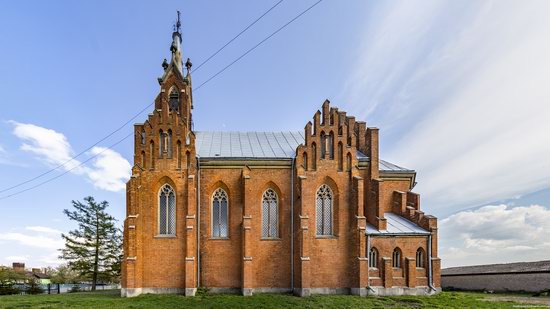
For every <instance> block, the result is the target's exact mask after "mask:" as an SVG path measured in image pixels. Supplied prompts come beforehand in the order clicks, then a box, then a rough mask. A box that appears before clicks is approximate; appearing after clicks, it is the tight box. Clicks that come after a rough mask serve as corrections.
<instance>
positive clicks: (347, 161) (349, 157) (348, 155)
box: [346, 152, 351, 172]
mask: <svg viewBox="0 0 550 309" xmlns="http://www.w3.org/2000/svg"><path fill="white" fill-rule="evenodd" d="M346 171H348V172H349V171H351V154H350V153H349V152H348V154H347V155H346Z"/></svg>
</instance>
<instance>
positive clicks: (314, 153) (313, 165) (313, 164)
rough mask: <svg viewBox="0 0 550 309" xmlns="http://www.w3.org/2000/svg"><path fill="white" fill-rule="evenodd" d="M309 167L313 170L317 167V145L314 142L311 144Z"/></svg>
mask: <svg viewBox="0 0 550 309" xmlns="http://www.w3.org/2000/svg"><path fill="white" fill-rule="evenodd" d="M311 168H312V169H313V170H316V169H317V146H316V145H315V143H312V144H311Z"/></svg>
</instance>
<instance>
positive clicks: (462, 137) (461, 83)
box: [344, 1, 550, 213]
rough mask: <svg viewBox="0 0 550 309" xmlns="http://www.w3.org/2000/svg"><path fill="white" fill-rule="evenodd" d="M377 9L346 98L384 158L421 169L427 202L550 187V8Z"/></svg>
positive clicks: (454, 205)
mask: <svg viewBox="0 0 550 309" xmlns="http://www.w3.org/2000/svg"><path fill="white" fill-rule="evenodd" d="M385 5H386V6H384V7H382V9H380V14H376V15H377V18H375V19H373V20H371V21H369V22H368V24H367V25H366V35H365V37H366V38H367V39H366V41H365V46H364V47H363V48H362V52H361V54H362V55H363V56H362V58H361V59H360V60H359V65H358V66H357V67H358V69H357V70H356V72H355V73H354V74H352V75H351V77H350V80H349V81H348V83H347V86H346V95H345V96H346V97H347V99H345V100H344V101H348V102H350V106H349V107H346V109H348V110H349V111H350V112H351V113H353V114H356V115H357V116H359V118H365V117H366V118H367V121H373V120H374V122H376V125H378V126H379V127H380V128H381V135H382V138H381V141H382V143H383V144H382V145H381V146H383V147H382V148H381V152H382V153H381V154H382V157H384V158H387V159H388V160H390V161H392V162H394V163H397V164H398V165H403V166H406V167H409V168H413V169H416V170H417V171H418V178H417V180H418V182H419V184H418V186H417V187H416V188H415V191H417V192H419V193H421V194H422V195H423V199H424V202H425V203H424V205H427V206H428V207H429V208H432V209H434V210H435V211H436V212H439V213H449V212H450V211H452V210H457V209H461V208H465V207H469V206H472V205H476V204H481V203H486V202H489V201H493V200H499V199H504V198H508V197H512V196H515V195H518V194H524V193H527V192H533V191H536V190H540V189H542V188H547V187H550V176H549V175H548V171H549V170H550V160H548V157H549V156H550V143H547V142H544V141H547V140H548V132H550V121H548V119H550V87H548V81H549V80H550V58H549V57H548V55H549V54H550V32H549V31H548V29H550V19H549V18H547V14H545V13H546V12H548V11H550V2H548V1H529V2H522V3H518V2H515V1H460V2H454V3H450V2H441V1H425V2H423V4H422V5H421V6H418V5H417V3H414V2H410V1H401V2H387V3H385ZM371 124H372V123H371ZM369 125H370V124H369ZM384 143H386V144H384ZM385 145H386V146H387V147H386V148H384V146H385Z"/></svg>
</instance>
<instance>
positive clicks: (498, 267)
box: [441, 260, 550, 276]
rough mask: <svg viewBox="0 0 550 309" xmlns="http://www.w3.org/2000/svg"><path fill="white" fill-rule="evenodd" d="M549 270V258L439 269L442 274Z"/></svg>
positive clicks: (538, 271)
mask: <svg viewBox="0 0 550 309" xmlns="http://www.w3.org/2000/svg"><path fill="white" fill-rule="evenodd" d="M540 272H550V260H546V261H537V262H519V263H507V264H487V265H474V266H460V267H450V268H445V269H442V270H441V275H443V276H459V275H482V274H510V273H540Z"/></svg>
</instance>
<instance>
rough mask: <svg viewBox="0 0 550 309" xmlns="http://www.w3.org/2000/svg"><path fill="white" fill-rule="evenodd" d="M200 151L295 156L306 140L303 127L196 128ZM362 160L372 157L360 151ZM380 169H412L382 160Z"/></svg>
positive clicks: (219, 154) (223, 155) (242, 155)
mask: <svg viewBox="0 0 550 309" xmlns="http://www.w3.org/2000/svg"><path fill="white" fill-rule="evenodd" d="M195 136H196V140H195V144H196V147H197V154H198V155H199V157H201V158H209V159H259V160H261V159H291V158H294V156H295V154H296V147H298V145H300V144H303V143H304V141H305V138H304V132H303V131H296V132H292V131H285V132H222V131H197V132H195ZM357 159H358V160H359V161H368V160H369V157H368V156H366V155H365V154H363V153H361V152H360V151H357ZM380 170H381V171H386V172H393V173H400V172H405V173H411V172H414V171H413V170H410V169H406V168H403V167H400V166H397V165H395V164H392V163H389V162H387V161H384V160H380Z"/></svg>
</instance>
